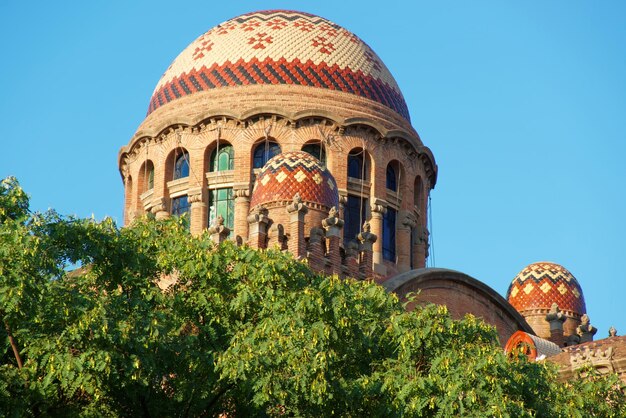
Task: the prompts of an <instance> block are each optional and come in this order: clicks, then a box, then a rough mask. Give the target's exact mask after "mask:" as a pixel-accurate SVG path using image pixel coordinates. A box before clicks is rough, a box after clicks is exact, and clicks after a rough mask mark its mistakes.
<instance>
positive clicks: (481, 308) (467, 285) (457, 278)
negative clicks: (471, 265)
mask: <svg viewBox="0 0 626 418" xmlns="http://www.w3.org/2000/svg"><path fill="white" fill-rule="evenodd" d="M383 287H384V288H385V289H386V290H387V291H388V292H393V293H395V294H397V295H398V297H400V298H401V299H403V298H404V297H405V296H406V295H407V294H408V293H409V292H419V294H418V296H417V299H416V302H417V303H418V304H428V303H434V304H438V305H446V306H447V307H448V311H449V312H450V315H451V316H452V317H453V318H455V319H460V318H462V317H463V316H464V315H465V314H468V313H471V314H472V315H474V316H476V317H479V318H482V319H483V320H484V321H485V322H487V323H488V324H491V325H494V326H495V327H496V329H497V331H498V335H499V338H500V344H501V345H502V346H504V344H506V342H507V341H508V340H509V338H510V337H511V335H513V334H514V333H515V332H516V331H524V332H527V333H530V334H534V333H533V330H532V328H531V327H530V325H528V323H527V322H526V321H525V320H524V318H523V317H522V316H521V315H520V314H519V312H517V311H516V310H515V308H513V307H512V306H511V305H510V304H509V303H508V302H507V301H506V299H504V298H503V297H502V296H500V294H498V293H497V292H496V291H495V290H493V289H492V288H490V287H489V286H487V285H486V284H484V283H482V282H481V281H479V280H476V279H475V278H473V277H471V276H468V275H467V274H464V273H461V272H459V271H455V270H449V269H442V268H423V269H417V270H411V271H408V272H406V273H402V274H399V275H397V276H395V277H393V278H391V279H389V280H388V281H386V282H385V283H384V284H383ZM414 307H415V304H410V305H409V306H408V308H409V309H413V308H414Z"/></svg>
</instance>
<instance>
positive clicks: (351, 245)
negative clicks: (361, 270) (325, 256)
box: [346, 241, 359, 258]
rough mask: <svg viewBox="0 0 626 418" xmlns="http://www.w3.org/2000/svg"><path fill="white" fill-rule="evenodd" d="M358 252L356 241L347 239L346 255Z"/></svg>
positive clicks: (351, 255) (350, 255) (352, 255)
mask: <svg viewBox="0 0 626 418" xmlns="http://www.w3.org/2000/svg"><path fill="white" fill-rule="evenodd" d="M358 254H359V244H358V243H357V242H356V241H349V242H348V243H347V244H346V257H354V258H356V256H357V255H358Z"/></svg>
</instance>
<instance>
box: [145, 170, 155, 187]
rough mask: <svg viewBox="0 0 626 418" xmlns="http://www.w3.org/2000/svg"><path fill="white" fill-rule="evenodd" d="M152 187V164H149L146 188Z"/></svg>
mask: <svg viewBox="0 0 626 418" xmlns="http://www.w3.org/2000/svg"><path fill="white" fill-rule="evenodd" d="M152 189H154V165H152V164H150V166H149V168H148V187H147V189H146V190H152Z"/></svg>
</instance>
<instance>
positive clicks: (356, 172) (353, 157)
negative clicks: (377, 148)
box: [348, 149, 367, 180]
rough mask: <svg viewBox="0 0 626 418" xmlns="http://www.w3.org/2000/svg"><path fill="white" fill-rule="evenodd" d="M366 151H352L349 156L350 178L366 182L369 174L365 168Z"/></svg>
mask: <svg viewBox="0 0 626 418" xmlns="http://www.w3.org/2000/svg"><path fill="white" fill-rule="evenodd" d="M363 153H364V151H363V150H362V149H356V150H352V151H350V153H349V154H348V177H352V178H355V179H360V180H365V179H366V178H367V172H366V170H365V167H364V163H365V161H364V159H363Z"/></svg>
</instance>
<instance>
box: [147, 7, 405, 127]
mask: <svg viewBox="0 0 626 418" xmlns="http://www.w3.org/2000/svg"><path fill="white" fill-rule="evenodd" d="M250 85H297V86H306V87H314V88H317V89H325V90H334V91H339V92H343V93H348V94H352V95H356V96H360V97H362V98H366V99H370V100H373V101H375V102H377V103H379V104H382V105H383V106H385V107H387V108H389V109H391V110H393V111H395V112H397V113H398V114H399V115H401V116H402V117H403V118H404V119H405V120H407V121H409V112H408V109H407V105H406V103H405V101H404V98H403V97H402V93H401V92H400V89H399V88H398V85H397V83H396V81H395V80H394V78H393V76H392V75H391V73H390V72H389V70H388V69H387V67H386V66H385V65H384V64H383V62H382V61H381V60H380V58H379V57H378V55H376V53H375V52H374V51H372V49H371V48H370V47H369V46H368V45H367V44H365V42H363V41H362V40H361V39H360V38H359V37H357V36H356V35H355V34H353V33H352V32H350V31H348V30H346V29H344V28H342V27H341V26H339V25H337V24H335V23H333V22H331V21H329V20H326V19H324V18H321V17H319V16H314V15H311V14H307V13H302V12H295V11H287V10H270V11H259V12H254V13H248V14H244V15H241V16H238V17H235V18H233V19H231V20H228V21H226V22H224V23H222V24H220V25H217V26H216V27H214V28H212V29H210V30H209V31H208V32H206V33H204V34H203V35H202V36H200V37H199V38H198V39H196V40H195V41H194V42H192V43H191V44H190V45H189V46H188V47H187V48H186V49H185V50H183V52H182V53H181V54H180V55H179V56H178V57H177V58H176V59H175V60H174V62H173V63H172V64H171V65H170V67H169V68H168V69H167V70H166V71H165V73H164V74H163V76H162V77H161V80H160V81H159V83H158V84H157V86H156V88H155V90H154V93H153V95H152V98H151V100H150V105H149V108H148V114H150V113H152V112H153V111H155V110H156V109H158V108H160V107H162V106H165V105H167V104H168V103H170V102H173V101H176V100H177V99H180V98H182V97H185V96H190V95H194V94H196V93H199V92H206V91H211V90H214V89H224V88H231V87H242V86H250Z"/></svg>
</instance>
